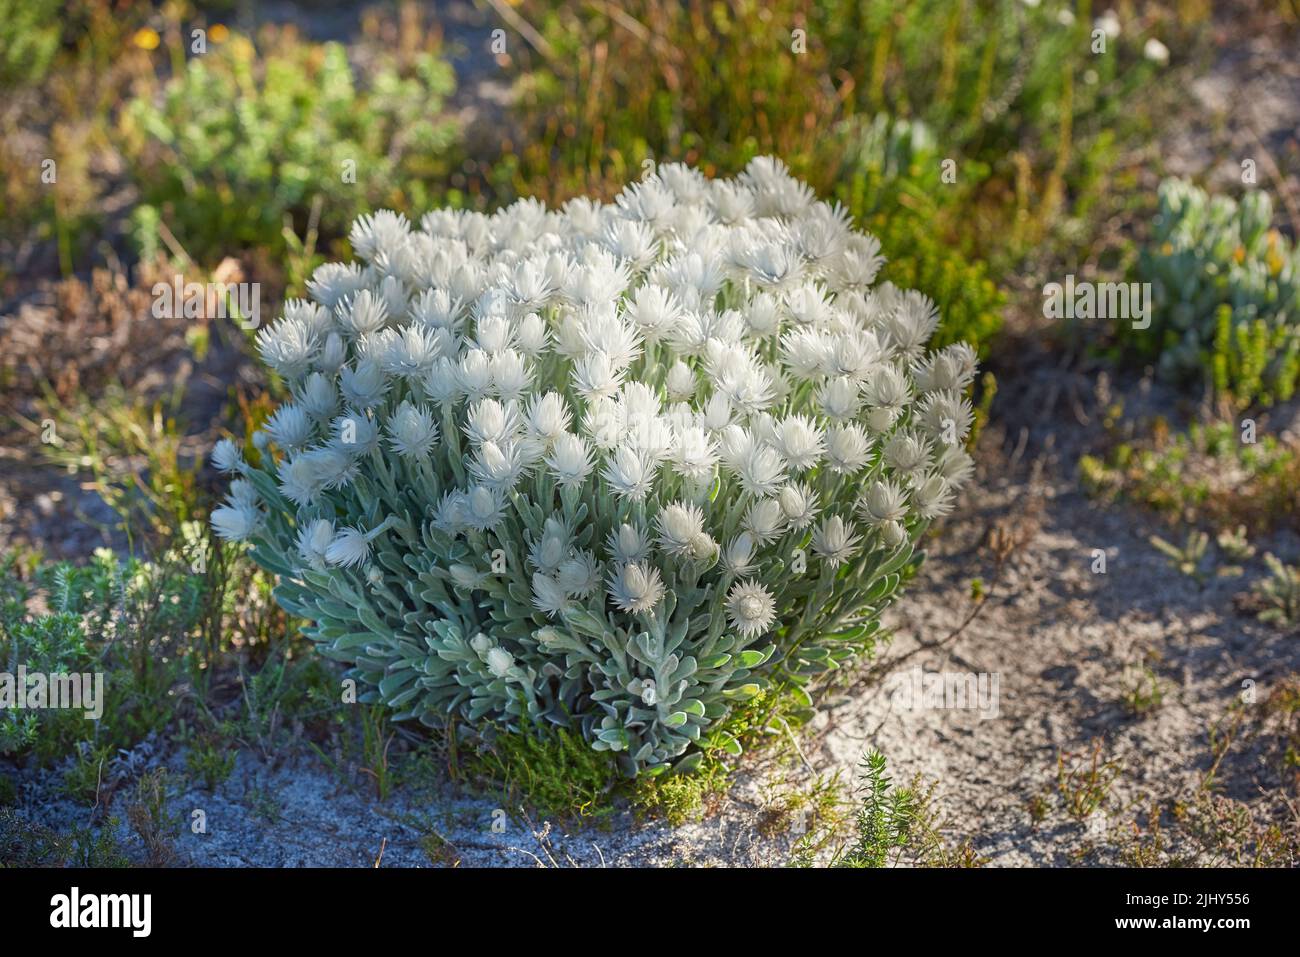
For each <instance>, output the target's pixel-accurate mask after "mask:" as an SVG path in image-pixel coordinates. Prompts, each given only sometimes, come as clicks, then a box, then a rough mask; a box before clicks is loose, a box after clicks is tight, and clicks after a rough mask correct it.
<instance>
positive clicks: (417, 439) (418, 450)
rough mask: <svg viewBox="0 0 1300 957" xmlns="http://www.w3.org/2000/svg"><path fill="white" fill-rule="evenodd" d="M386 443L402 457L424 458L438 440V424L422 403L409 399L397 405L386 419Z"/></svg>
mask: <svg viewBox="0 0 1300 957" xmlns="http://www.w3.org/2000/svg"><path fill="white" fill-rule="evenodd" d="M387 429H388V444H389V445H391V446H392V448H393V451H394V452H396V453H397V454H398V455H400V456H402V457H403V458H408V459H422V458H426V457H427V456H428V454H429V452H430V451H431V450H432V449H433V446H434V443H435V442H437V441H438V426H437V425H436V424H435V423H434V421H433V413H432V412H430V411H429V409H428V408H426V407H425V406H422V405H412V404H411V403H410V402H409V401H408V402H403V403H402V404H401V405H399V406H398V407H397V411H395V412H394V413H393V415H392V417H391V418H390V419H389V420H388V424H387Z"/></svg>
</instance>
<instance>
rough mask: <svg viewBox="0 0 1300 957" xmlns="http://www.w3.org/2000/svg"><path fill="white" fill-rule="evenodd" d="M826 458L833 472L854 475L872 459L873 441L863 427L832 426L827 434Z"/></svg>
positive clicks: (854, 425)
mask: <svg viewBox="0 0 1300 957" xmlns="http://www.w3.org/2000/svg"><path fill="white" fill-rule="evenodd" d="M826 458H827V462H828V463H829V465H831V469H832V471H835V472H841V473H846V475H853V473H854V472H857V471H859V469H861V468H862V467H863V465H866V464H867V459H870V458H871V439H870V438H868V437H867V433H866V430H865V429H863V428H862V426H861V425H857V424H852V425H832V426H831V429H829V430H828V432H827V450H826Z"/></svg>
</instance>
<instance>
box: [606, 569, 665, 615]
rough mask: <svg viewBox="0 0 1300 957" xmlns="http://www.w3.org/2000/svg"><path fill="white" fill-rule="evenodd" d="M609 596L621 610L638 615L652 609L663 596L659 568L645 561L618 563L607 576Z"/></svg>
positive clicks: (662, 584)
mask: <svg viewBox="0 0 1300 957" xmlns="http://www.w3.org/2000/svg"><path fill="white" fill-rule="evenodd" d="M609 597H610V598H612V599H613V600H614V604H615V605H617V606H618V607H619V609H621V610H622V611H626V612H630V613H632V614H638V615H639V614H644V613H646V612H648V611H652V610H653V609H654V607H655V606H656V605H658V604H659V602H660V601H662V600H663V597H664V583H663V579H662V578H661V577H660V575H659V569H657V568H655V567H654V566H653V565H647V564H646V563H645V562H627V563H625V564H622V565H619V566H618V567H617V568H616V569H615V570H614V572H613V573H611V574H610V576H609Z"/></svg>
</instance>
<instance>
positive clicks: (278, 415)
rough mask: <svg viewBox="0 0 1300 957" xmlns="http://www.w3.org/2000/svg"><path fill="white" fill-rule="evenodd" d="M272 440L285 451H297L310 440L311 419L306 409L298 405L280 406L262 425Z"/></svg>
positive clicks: (311, 430) (311, 431)
mask: <svg viewBox="0 0 1300 957" xmlns="http://www.w3.org/2000/svg"><path fill="white" fill-rule="evenodd" d="M263 428H265V429H266V432H267V434H268V435H269V436H270V437H271V439H272V441H274V442H275V444H276V445H278V446H280V448H282V449H284V450H286V451H297V450H298V449H301V448H303V447H304V446H306V445H308V444H309V443H310V442H311V440H312V433H313V427H312V421H311V417H310V416H308V415H307V411H306V410H305V409H304V408H303V407H302V406H299V405H293V404H292V403H288V404H285V405H282V406H280V408H278V409H276V410H275V412H274V413H273V414H272V416H271V418H269V419H268V420H267V422H266V425H265V426H263Z"/></svg>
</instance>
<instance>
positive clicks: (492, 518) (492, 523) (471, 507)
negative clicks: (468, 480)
mask: <svg viewBox="0 0 1300 957" xmlns="http://www.w3.org/2000/svg"><path fill="white" fill-rule="evenodd" d="M457 504H458V506H459V511H458V513H457V515H456V516H454V517H455V518H456V519H458V520H459V521H460V522H462V523H463V524H465V525H467V526H468V527H470V528H473V529H477V530H478V531H480V532H485V531H488V530H489V529H493V528H496V527H497V525H499V524H500V523H501V520H502V519H503V518H505V509H504V506H505V503H504V501H503V500H502V495H501V493H500V491H499V490H497V489H495V488H490V487H489V486H486V485H475V486H474V487H473V488H471V489H470V490H469V492H467V493H465V495H464V497H463V498H462V499H460V500H459V502H458V503H457Z"/></svg>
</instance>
